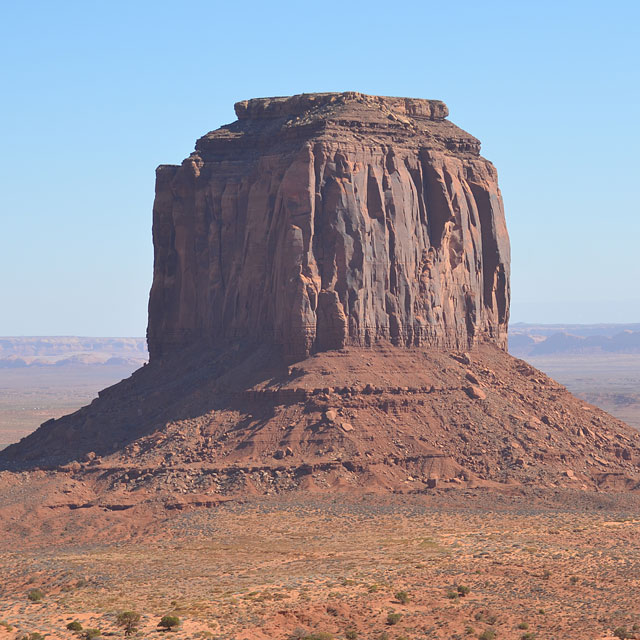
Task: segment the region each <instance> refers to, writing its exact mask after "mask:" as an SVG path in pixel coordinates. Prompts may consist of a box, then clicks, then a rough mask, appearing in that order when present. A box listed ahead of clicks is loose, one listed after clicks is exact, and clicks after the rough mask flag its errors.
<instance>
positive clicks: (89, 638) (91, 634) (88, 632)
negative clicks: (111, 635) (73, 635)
mask: <svg viewBox="0 0 640 640" xmlns="http://www.w3.org/2000/svg"><path fill="white" fill-rule="evenodd" d="M101 635H102V631H101V630H100V629H85V630H84V633H83V634H82V637H83V638H84V640H94V638H99V637H100V636H101Z"/></svg>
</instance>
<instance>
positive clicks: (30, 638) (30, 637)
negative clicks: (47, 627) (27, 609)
mask: <svg viewBox="0 0 640 640" xmlns="http://www.w3.org/2000/svg"><path fill="white" fill-rule="evenodd" d="M20 640H44V636H43V635H42V634H41V633H38V632H37V631H33V632H32V633H28V634H26V635H24V636H22V638H21V639H20Z"/></svg>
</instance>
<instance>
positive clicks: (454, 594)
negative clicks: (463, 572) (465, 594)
mask: <svg viewBox="0 0 640 640" xmlns="http://www.w3.org/2000/svg"><path fill="white" fill-rule="evenodd" d="M458 597H459V596H458V592H457V591H453V590H451V589H449V591H447V598H449V600H457V599H458Z"/></svg>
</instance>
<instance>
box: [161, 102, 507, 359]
mask: <svg viewBox="0 0 640 640" xmlns="http://www.w3.org/2000/svg"><path fill="white" fill-rule="evenodd" d="M235 108H236V114H237V116H238V120H237V121H236V122H234V123H232V124H230V125H227V126H224V127H221V128H220V129H218V130H216V131H213V132H211V133H208V134H207V135H205V136H204V137H203V138H201V139H200V140H198V142H197V144H196V150H195V152H194V153H193V154H191V156H190V157H189V158H187V159H186V160H185V161H184V162H183V163H182V165H180V166H168V165H163V166H160V167H159V168H158V170H157V181H156V199H155V204H154V214H153V215H154V221H153V238H154V248H155V266H154V278H153V286H152V289H151V295H150V301H149V327H148V342H149V351H150V356H151V359H152V360H153V359H156V358H158V357H161V356H164V355H168V354H170V353H172V352H175V351H176V350H179V349H184V348H185V347H189V346H193V345H197V344H207V345H213V346H215V345H218V344H222V343H224V342H227V341H229V340H232V339H235V338H249V339H255V340H256V341H259V342H262V343H264V342H270V343H274V344H278V345H281V346H282V348H283V353H284V354H285V357H286V358H287V359H289V360H290V361H294V360H300V359H302V358H304V357H306V356H308V355H309V354H310V353H312V352H316V351H324V350H330V349H339V348H341V347H343V346H346V345H361V346H368V345H371V344H373V343H375V342H377V341H379V340H388V341H390V342H392V343H393V344H395V345H399V346H420V345H425V346H441V347H447V348H468V347H470V346H472V345H474V344H476V343H479V342H485V341H490V342H494V343H497V344H498V345H499V346H501V347H503V348H504V347H505V346H506V335H507V323H508V314H509V241H508V236H507V231H506V226H505V221H504V213H503V206H502V200H501V196H500V191H499V189H498V184H497V175H496V171H495V169H494V167H493V165H491V163H489V162H488V161H487V160H485V159H484V158H482V157H481V156H480V155H479V148H480V144H479V142H478V140H476V139H475V138H473V137H472V136H470V135H469V134H467V133H465V132H464V131H462V130H461V129H459V128H458V127H456V126H455V125H454V124H452V123H451V122H449V121H448V120H446V119H445V118H446V116H447V115H448V110H447V107H446V106H445V105H444V104H443V103H442V102H439V101H434V100H416V99H409V98H388V97H379V96H366V95H363V94H359V93H354V92H349V93H327V94H303V95H299V96H292V97H289V98H264V99H255V100H248V101H243V102H239V103H238V104H236V106H235Z"/></svg>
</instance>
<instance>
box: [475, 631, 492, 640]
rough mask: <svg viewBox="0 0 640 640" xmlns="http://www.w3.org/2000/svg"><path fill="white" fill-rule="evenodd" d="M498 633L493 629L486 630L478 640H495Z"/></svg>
mask: <svg viewBox="0 0 640 640" xmlns="http://www.w3.org/2000/svg"><path fill="white" fill-rule="evenodd" d="M495 637H496V632H495V631H494V630H493V629H485V630H484V631H483V632H482V633H481V634H480V635H479V636H478V640H494V638H495Z"/></svg>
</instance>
